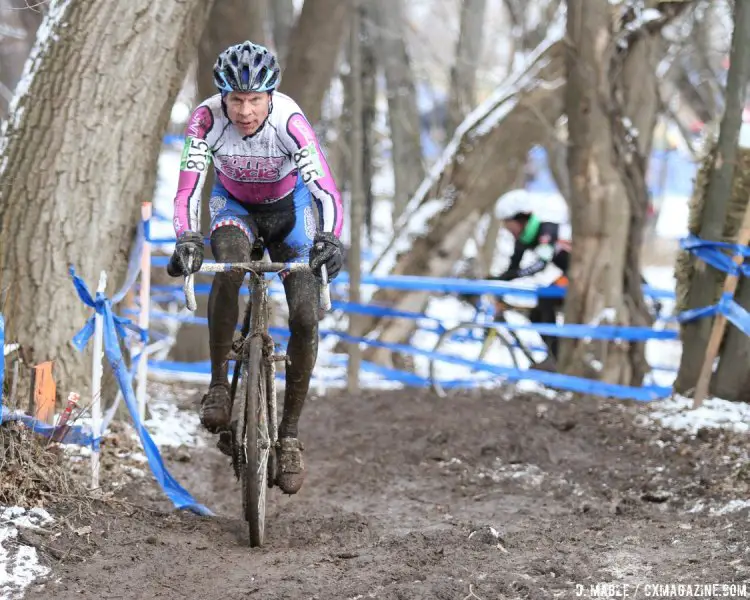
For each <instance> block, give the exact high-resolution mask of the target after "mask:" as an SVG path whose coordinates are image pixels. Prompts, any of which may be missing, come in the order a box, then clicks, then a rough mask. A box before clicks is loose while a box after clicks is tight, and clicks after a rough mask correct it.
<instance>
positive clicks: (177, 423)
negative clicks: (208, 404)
mask: <svg viewBox="0 0 750 600" xmlns="http://www.w3.org/2000/svg"><path fill="white" fill-rule="evenodd" d="M148 407H149V410H150V411H151V418H150V419H149V420H147V421H145V423H144V425H145V426H146V428H147V429H148V431H149V433H150V434H151V437H152V438H153V440H154V443H155V444H156V445H157V446H160V447H161V446H173V447H177V446H183V445H184V446H190V447H195V448H200V447H202V446H204V445H205V442H204V441H203V439H202V438H201V436H200V434H199V433H198V432H199V428H200V417H199V416H198V412H197V411H195V412H187V411H183V410H180V409H179V408H177V406H176V405H175V404H174V402H170V401H169V399H168V398H161V397H160V398H159V400H154V399H152V400H151V402H149V405H148Z"/></svg>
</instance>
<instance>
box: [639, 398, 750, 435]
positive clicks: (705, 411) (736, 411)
mask: <svg viewBox="0 0 750 600" xmlns="http://www.w3.org/2000/svg"><path fill="white" fill-rule="evenodd" d="M692 405H693V401H692V399H690V398H685V397H683V396H675V397H674V398H669V399H666V400H660V401H658V402H653V403H651V404H650V405H649V407H650V408H651V409H652V412H651V413H650V415H649V418H650V419H651V420H652V421H656V422H658V423H660V424H661V425H662V426H664V427H668V428H670V429H676V430H683V431H688V432H690V433H693V434H695V433H696V432H697V431H698V430H699V429H701V428H703V427H706V428H711V429H729V430H731V431H736V432H739V433H746V432H748V431H750V405H748V404H745V403H743V402H730V401H728V400H721V399H719V398H709V399H708V400H705V401H704V402H703V405H702V406H701V407H700V408H697V409H693V408H692Z"/></svg>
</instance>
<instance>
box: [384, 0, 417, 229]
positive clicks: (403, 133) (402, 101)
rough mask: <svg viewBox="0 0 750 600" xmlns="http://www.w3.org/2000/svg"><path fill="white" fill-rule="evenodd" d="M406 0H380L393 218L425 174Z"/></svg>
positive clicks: (398, 214)
mask: <svg viewBox="0 0 750 600" xmlns="http://www.w3.org/2000/svg"><path fill="white" fill-rule="evenodd" d="M402 2H403V0H378V1H377V15H378V25H379V31H380V32H381V33H380V39H379V43H378V47H379V48H380V63H381V64H382V65H383V70H384V71H385V79H386V86H387V88H388V125H389V127H390V130H391V142H392V148H391V155H392V157H393V172H394V177H395V180H396V182H395V197H394V202H393V209H394V210H393V217H394V218H398V217H399V216H400V215H401V213H402V212H403V209H404V207H405V206H406V203H407V201H408V200H409V198H411V196H412V194H413V193H414V192H415V191H416V190H417V188H418V187H419V184H420V183H421V181H422V179H423V177H424V166H423V163H422V144H421V141H420V132H419V111H418V110H417V94H416V91H415V87H414V74H413V73H412V70H411V66H410V59H409V53H408V51H407V49H406V45H405V44H404V37H405V36H404V16H403V4H402Z"/></svg>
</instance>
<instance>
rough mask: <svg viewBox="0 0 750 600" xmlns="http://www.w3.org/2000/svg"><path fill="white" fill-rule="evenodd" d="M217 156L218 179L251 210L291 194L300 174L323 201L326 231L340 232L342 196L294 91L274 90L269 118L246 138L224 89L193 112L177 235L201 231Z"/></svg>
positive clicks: (180, 189) (179, 188) (176, 216)
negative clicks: (205, 198)
mask: <svg viewBox="0 0 750 600" xmlns="http://www.w3.org/2000/svg"><path fill="white" fill-rule="evenodd" d="M212 160H213V163H214V168H215V171H216V177H217V180H218V181H219V182H220V183H221V184H222V185H223V186H224V188H226V190H227V191H228V192H229V194H231V195H232V197H233V198H235V199H236V200H238V201H239V202H240V203H242V204H243V205H245V206H246V207H247V208H248V210H252V206H253V205H258V204H271V203H273V202H277V201H278V200H281V199H282V198H284V197H286V196H288V195H289V194H291V193H292V192H293V191H294V188H295V186H296V185H297V180H298V178H301V179H302V181H303V182H304V183H305V185H306V186H307V189H308V190H309V191H310V194H311V195H312V197H313V198H314V199H315V201H316V203H317V205H318V212H319V214H320V216H321V220H322V227H323V231H327V232H333V233H334V234H335V235H336V236H337V237H338V236H340V235H341V228H342V226H343V213H344V211H343V208H342V206H341V195H340V194H339V191H338V189H337V187H336V183H335V181H334V180H333V176H332V175H331V169H330V168H329V166H328V163H327V161H326V158H325V155H324V154H323V151H322V149H321V147H320V144H319V143H318V139H317V136H316V135H315V132H314V131H313V128H312V127H311V126H310V124H309V123H308V122H307V119H306V118H305V116H304V115H303V114H302V110H301V109H300V107H299V106H298V105H297V103H296V102H295V101H294V100H292V99H291V98H290V97H289V96H286V95H285V94H281V93H279V92H274V93H273V98H272V107H271V112H270V114H269V115H268V119H267V120H266V122H265V123H264V124H263V125H262V126H261V128H260V129H259V130H258V131H257V132H256V133H254V134H253V135H251V136H246V137H242V134H241V133H240V132H239V130H238V129H237V128H235V127H234V126H233V125H232V123H231V121H230V120H229V118H228V117H227V115H226V112H225V110H224V106H223V103H222V100H221V94H216V95H215V96H211V97H210V98H209V99H208V100H206V101H205V102H203V103H202V104H201V105H200V106H198V107H197V108H196V109H195V110H194V111H193V114H192V115H191V117H190V120H189V121H188V124H187V128H186V130H185V146H184V149H183V152H182V159H181V161H180V177H179V181H178V184H177V195H176V196H175V200H174V228H175V232H176V233H177V236H178V237H179V236H180V235H181V234H182V233H183V232H184V231H200V203H201V190H202V188H203V184H204V183H205V180H206V174H207V173H208V169H209V166H210V164H211V161H212Z"/></svg>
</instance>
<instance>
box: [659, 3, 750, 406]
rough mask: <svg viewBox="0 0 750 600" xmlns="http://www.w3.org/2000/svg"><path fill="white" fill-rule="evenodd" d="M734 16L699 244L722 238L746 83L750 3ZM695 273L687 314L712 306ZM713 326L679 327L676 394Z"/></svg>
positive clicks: (706, 278)
mask: <svg viewBox="0 0 750 600" xmlns="http://www.w3.org/2000/svg"><path fill="white" fill-rule="evenodd" d="M734 16H735V26H734V33H733V35H732V52H731V58H730V65H729V74H728V79H727V91H726V98H727V100H726V110H725V113H724V118H723V119H722V122H721V130H720V133H719V142H718V153H717V154H716V158H715V162H714V164H713V169H712V171H711V175H710V177H709V181H708V190H707V192H706V202H705V206H704V208H703V215H702V223H701V228H700V237H701V238H703V239H704V240H713V241H715V240H719V239H721V236H722V233H723V229H724V225H725V221H726V213H727V204H728V201H729V196H730V190H731V185H732V177H733V174H734V165H735V164H736V156H737V144H738V140H739V132H740V127H741V125H742V111H743V108H744V101H745V90H746V88H747V85H748V81H750V44H748V39H750V3H749V2H737V3H735V15H734ZM694 271H695V272H694V276H693V278H692V281H691V285H690V290H689V292H688V297H687V308H698V307H702V306H708V305H709V304H711V303H712V296H713V294H714V290H715V285H714V283H715V281H716V278H717V272H716V270H715V269H714V268H713V267H709V266H708V265H706V264H705V263H703V262H698V263H697V264H696V265H695V267H694ZM712 323H713V320H712V319H707V318H704V319H697V320H695V321H692V322H689V323H684V324H683V325H682V327H681V338H682V360H681V361H680V369H679V371H678V373H677V380H676V381H675V384H674V387H675V390H676V391H677V392H679V393H681V394H685V393H688V391H689V390H691V389H693V388H694V387H695V385H696V383H697V380H698V375H699V373H700V370H701V365H702V363H703V357H704V355H705V351H706V344H707V343H708V338H709V335H710V332H711V325H712Z"/></svg>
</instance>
